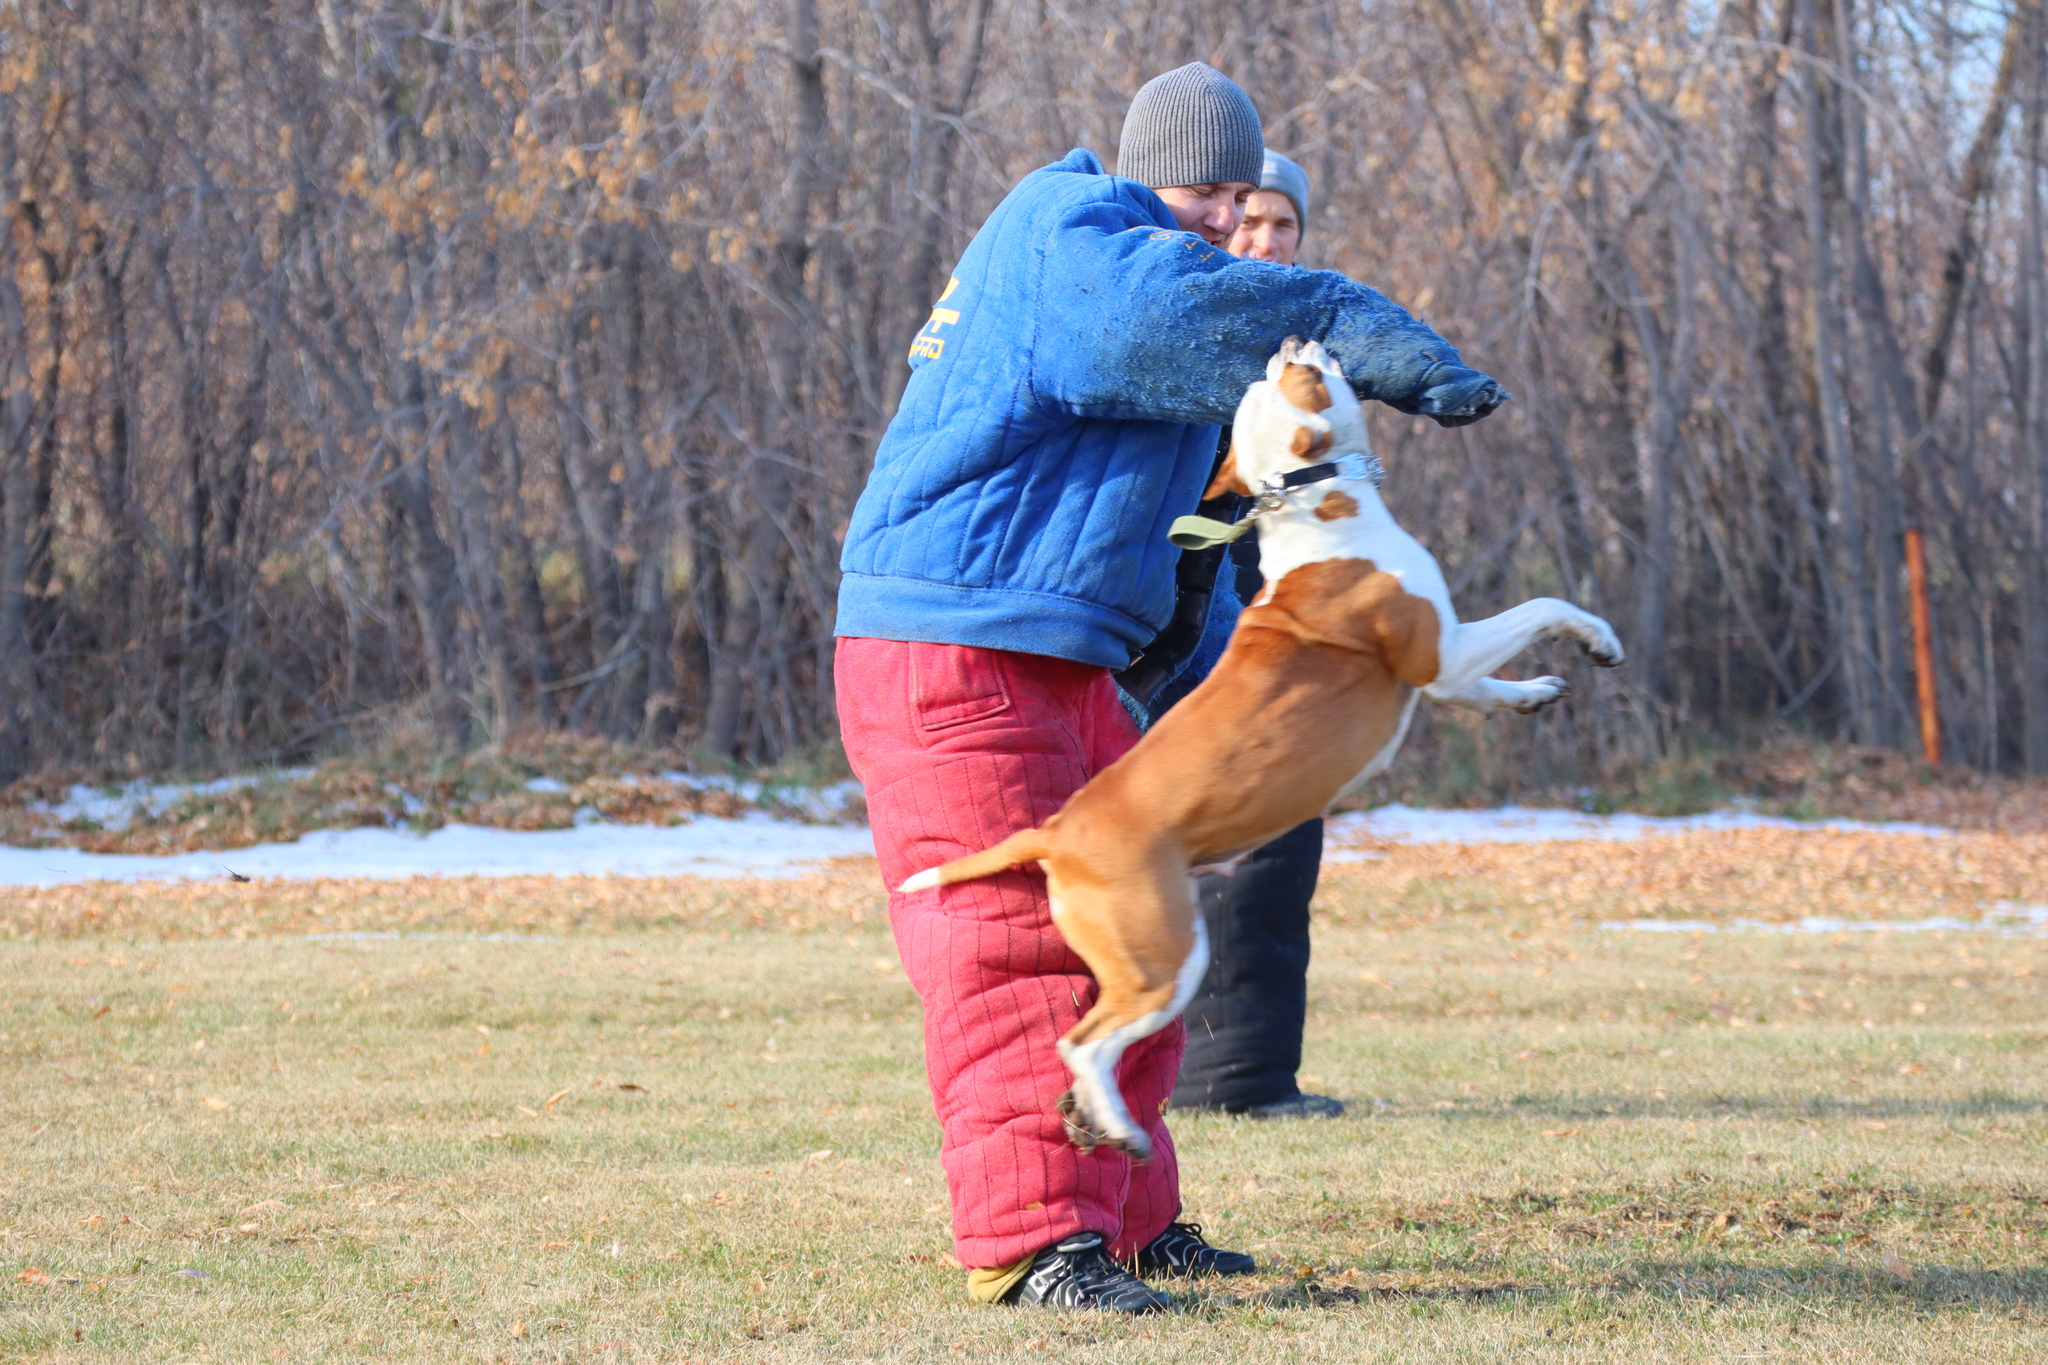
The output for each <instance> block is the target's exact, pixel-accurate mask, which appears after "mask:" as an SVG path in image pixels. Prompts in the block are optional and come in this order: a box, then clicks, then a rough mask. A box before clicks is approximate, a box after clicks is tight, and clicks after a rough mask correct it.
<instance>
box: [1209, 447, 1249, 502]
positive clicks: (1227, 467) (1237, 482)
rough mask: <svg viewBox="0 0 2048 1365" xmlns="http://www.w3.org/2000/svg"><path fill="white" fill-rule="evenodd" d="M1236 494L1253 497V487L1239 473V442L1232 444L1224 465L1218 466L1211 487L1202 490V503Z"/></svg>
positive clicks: (1242, 496)
mask: <svg viewBox="0 0 2048 1365" xmlns="http://www.w3.org/2000/svg"><path fill="white" fill-rule="evenodd" d="M1225 493H1235V494H1237V495H1238V496H1239V497H1241V498H1248V497H1250V496H1251V495H1252V489H1251V485H1250V484H1248V483H1246V482H1245V481H1244V476H1243V475H1242V474H1239V473H1238V472H1237V442H1235V441H1232V442H1231V443H1230V452H1229V453H1228V454H1226V455H1225V456H1224V457H1223V463H1222V464H1220V465H1218V466H1216V477H1215V478H1213V479H1211V480H1209V486H1208V487H1207V488H1205V489H1203V490H1202V501H1203V502H1207V501H1208V500H1209V499H1211V498H1216V497H1221V496H1222V495H1223V494H1225Z"/></svg>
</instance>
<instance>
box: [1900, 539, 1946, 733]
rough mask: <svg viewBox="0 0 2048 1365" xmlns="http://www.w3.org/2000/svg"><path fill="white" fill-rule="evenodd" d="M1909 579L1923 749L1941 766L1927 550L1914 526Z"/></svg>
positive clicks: (1909, 548)
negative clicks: (1928, 600) (1928, 591)
mask: <svg viewBox="0 0 2048 1365" xmlns="http://www.w3.org/2000/svg"><path fill="white" fill-rule="evenodd" d="M1906 577H1907V579H1908V580H1909V582H1910V584H1911V586H1912V591H1913V671H1914V672H1915V673H1917V674H1918V675H1919V682H1920V747H1921V749H1922V751H1923V752H1925V753H1926V755H1927V761H1928V762H1929V763H1932V764H1934V765H1935V766H1936V767H1939V766H1941V711H1940V710H1939V708H1938V707H1937V706H1936V705H1935V700H1934V623H1933V622H1932V621H1931V620H1930V619H1929V618H1928V613H1927V547H1926V544H1925V543H1924V542H1923V541H1922V539H1921V536H1920V528H1919V527H1917V526H1915V527H1913V528H1912V529H1910V530H1908V531H1907V532H1906Z"/></svg>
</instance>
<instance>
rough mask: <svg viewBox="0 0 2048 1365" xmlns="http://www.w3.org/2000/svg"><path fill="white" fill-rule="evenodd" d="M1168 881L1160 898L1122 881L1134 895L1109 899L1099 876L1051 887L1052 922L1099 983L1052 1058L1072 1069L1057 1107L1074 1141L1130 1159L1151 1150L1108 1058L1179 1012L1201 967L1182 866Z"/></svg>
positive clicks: (1202, 930)
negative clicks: (1079, 884)
mask: <svg viewBox="0 0 2048 1365" xmlns="http://www.w3.org/2000/svg"><path fill="white" fill-rule="evenodd" d="M1144 880H1145V881H1153V880H1154V879H1152V878H1145V879H1144ZM1173 881H1174V882H1175V883H1176V884H1177V885H1176V887H1175V890H1174V891H1173V892H1169V893H1167V894H1166V895H1164V896H1159V897H1158V900H1161V901H1164V902H1165V903H1164V904H1159V903H1157V902H1156V901H1155V903H1153V904H1143V903H1142V902H1144V901H1152V900H1153V899H1154V896H1155V895H1157V892H1156V891H1155V890H1154V888H1153V887H1150V886H1147V887H1144V888H1142V889H1139V888H1128V889H1129V890H1131V891H1133V892H1135V893H1136V894H1135V895H1133V896H1132V897H1131V899H1135V900H1138V901H1140V902H1141V903H1140V904H1136V905H1134V904H1131V903H1130V901H1129V900H1125V899H1123V898H1121V897H1119V898H1118V899H1117V900H1116V901H1112V900H1111V899H1110V898H1111V897H1113V896H1115V895H1116V892H1115V891H1113V890H1112V889H1111V888H1110V887H1107V886H1102V885H1094V886H1089V887H1087V888H1086V889H1085V890H1082V889H1079V888H1069V889H1067V891H1066V893H1065V894H1062V890H1061V889H1059V888H1057V887H1056V888H1055V889H1054V890H1053V892H1052V902H1053V920H1054V923H1056V924H1057V925H1059V928H1060V932H1061V933H1062V934H1064V935H1065V936H1066V939H1067V942H1068V943H1070V944H1071V945H1073V948H1074V951H1075V952H1077V953H1079V954H1080V955H1081V957H1082V960H1084V961H1085V962H1087V964H1088V967H1089V970H1090V971H1092V972H1094V974H1095V979H1096V981H1097V982H1099V983H1100V984H1101V988H1102V990H1101V995H1100V996H1099V997H1098V998H1097V999H1096V1002H1095V1008H1093V1009H1091V1010H1089V1011H1088V1013H1087V1014H1086V1015H1084V1016H1082V1019H1081V1022H1080V1023H1078V1024H1076V1025H1075V1026H1074V1028H1073V1030H1072V1031H1071V1032H1069V1033H1068V1034H1067V1036H1066V1037H1065V1038H1062V1039H1061V1040H1060V1043H1059V1053H1060V1058H1061V1060H1063V1061H1064V1062H1066V1064H1067V1069H1068V1070H1069V1071H1071V1072H1073V1075H1074V1088H1073V1090H1072V1091H1071V1092H1070V1100H1066V1101H1063V1102H1062V1110H1061V1111H1062V1113H1064V1114H1066V1116H1067V1121H1068V1123H1069V1124H1070V1125H1072V1126H1073V1127H1074V1128H1076V1129H1077V1130H1079V1132H1080V1134H1081V1135H1082V1136H1081V1137H1078V1138H1077V1141H1082V1142H1084V1143H1087V1142H1091V1141H1099V1142H1101V1143H1103V1144H1105V1145H1107V1146H1112V1147H1119V1148H1121V1149H1123V1150H1124V1151H1126V1152H1129V1153H1130V1154H1131V1156H1133V1157H1134V1158H1136V1159H1137V1160H1139V1161H1147V1160H1150V1159H1151V1156H1152V1139H1151V1136H1150V1135H1149V1134H1148V1133H1147V1132H1146V1131H1145V1129H1144V1127H1143V1125H1141V1124H1139V1123H1138V1121H1137V1120H1136V1119H1135V1118H1133V1117H1132V1116H1131V1111H1130V1106H1129V1105H1128V1104H1126V1103H1125V1101H1124V1096H1123V1090H1122V1088H1121V1087H1120V1086H1119V1085H1118V1084H1117V1078H1116V1071H1117V1065H1118V1063H1120V1062H1121V1061H1122V1060H1123V1056H1124V1053H1125V1052H1126V1051H1127V1050H1128V1049H1129V1048H1130V1047H1131V1046H1132V1045H1133V1044H1134V1043H1137V1042H1139V1041H1141V1040H1143V1039H1145V1038H1149V1037H1151V1036H1152V1035H1153V1034H1155V1033H1157V1032H1159V1030H1161V1029H1163V1028H1165V1027H1166V1026H1167V1025H1168V1024H1171V1023H1172V1022H1173V1021H1174V1020H1175V1019H1176V1018H1178V1017H1179V1015H1180V1013H1181V1011H1182V1010H1184V1009H1186V1008H1187V1004H1188V1001H1189V1000H1191V999H1193V998H1194V994H1195V990H1196V988H1197V987H1198V986H1200V985H1201V981H1202V973H1204V972H1205V971H1207V970H1208V968H1209V936H1208V930H1207V927H1206V926H1205V925H1204V924H1203V923H1202V919H1201V916H1200V915H1199V914H1197V913H1196V911H1195V904H1194V894H1193V890H1192V887H1191V884H1190V882H1189V880H1188V878H1187V875H1186V873H1185V871H1183V870H1180V869H1175V870H1174V873H1173ZM1159 889H1160V890H1164V888H1159ZM1146 893H1151V894H1146ZM1162 912H1163V913H1162Z"/></svg>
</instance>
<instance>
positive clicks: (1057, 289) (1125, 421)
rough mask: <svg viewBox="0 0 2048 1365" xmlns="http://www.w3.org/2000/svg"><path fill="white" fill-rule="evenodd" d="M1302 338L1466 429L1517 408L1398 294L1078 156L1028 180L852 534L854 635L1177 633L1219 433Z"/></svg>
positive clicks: (850, 614)
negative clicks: (1214, 242)
mask: <svg viewBox="0 0 2048 1365" xmlns="http://www.w3.org/2000/svg"><path fill="white" fill-rule="evenodd" d="M1289 336H1300V337H1303V338H1311V339H1315V340H1319V341H1321V342H1322V343H1323V344H1324V346H1326V347H1327V348H1328V349H1329V350H1330V352H1331V354H1332V355H1334V356H1335V357H1336V359H1337V361H1338V362H1339V363H1340V364H1342V365H1343V367H1344V373H1345V375H1346V376H1347V378H1348V379H1349V380H1350V382H1351V385H1352V387H1353V388H1354V389H1355V390H1356V391H1357V392H1358V394H1359V396H1360V397H1361V398H1369V399H1378V400H1380V401H1381V402H1385V403H1389V404H1392V405H1393V406H1394V407H1396V408H1399V409H1400V410H1401V411H1403V412H1410V413H1419V414H1423V415H1427V416H1431V417H1435V418H1436V419H1437V420H1438V421H1440V422H1444V423H1446V424H1453V423H1458V422H1462V421H1470V420H1474V419H1475V418H1477V417H1480V416H1484V415H1485V414H1486V413H1487V412H1490V411H1491V410H1492V409H1493V408H1494V407H1496V406H1498V405H1499V404H1500V403H1501V402H1503V401H1504V400H1505V399H1506V397H1507V395H1506V394H1505V393H1503V392H1502V391H1501V389H1500V386H1499V385H1497V384H1495V383H1494V381H1493V380H1491V379H1489V378H1488V377H1487V376H1485V375H1483V374H1479V373H1477V372H1476V371H1473V370H1470V369H1467V368H1466V367H1465V366H1464V365H1463V364H1462V363H1461V362H1460V360H1459V358H1458V352H1457V351H1456V349H1454V348H1453V347H1452V346H1451V345H1450V343H1448V342H1446V341H1445V340H1444V339H1443V338H1442V337H1440V336H1438V335H1437V334H1436V333H1435V332H1434V331H1432V330H1430V328H1428V327H1427V326H1425V325H1424V324H1423V323H1421V322H1418V321H1417V320H1415V319H1414V318H1412V317H1410V316H1409V315H1408V314H1407V313H1406V312H1404V311H1403V310H1402V309H1400V308H1398V307H1396V306H1395V305H1394V304H1392V303H1390V302H1388V301H1387V299H1386V298H1385V297H1383V296H1382V295H1380V294H1379V293H1378V292H1376V291H1374V290H1372V289H1368V288H1366V287H1365V286H1363V285H1360V284H1355V283H1353V282H1352V281H1350V280H1348V279H1346V278H1344V277H1343V276H1342V275H1338V274H1336V273H1334V272H1331V271H1322V270H1300V269H1295V268H1293V267H1290V266H1280V265H1271V264H1267V263H1264V262H1259V261H1245V260H1238V259H1236V258H1234V257H1232V256H1230V255H1229V254H1228V253H1227V252H1224V251H1220V250H1218V249H1216V248H1214V247H1211V246H1208V245H1207V244H1205V243H1204V242H1203V241H1202V240H1201V239H1200V238H1199V237H1196V236H1195V235H1194V234H1192V233H1188V232H1182V231H1180V230H1179V229H1178V228H1177V227H1176V226H1175V224H1174V220H1173V215H1172V213H1171V212H1170V211H1168V209H1167V207H1166V204H1165V203H1164V202H1163V201H1162V200H1161V199H1160V198H1159V196H1158V195H1156V194H1154V193H1153V192H1152V191H1151V190H1149V189H1146V188H1145V187H1144V186H1143V185H1140V184H1138V183H1137V182H1136V181H1132V180H1122V179H1118V178H1117V177H1115V176H1110V175H1105V174H1104V173H1103V170H1102V165H1101V163H1100V162H1098V161H1097V160H1096V159H1095V156H1094V154H1093V153H1092V152H1089V151H1086V150H1079V151H1074V152H1071V153H1069V154H1068V155H1067V157H1066V158H1065V159H1064V160H1062V161H1059V162H1056V163H1055V164H1053V165H1051V166H1047V167H1045V168H1044V169H1042V170H1038V171H1034V172H1032V173H1031V174H1030V175H1028V176H1026V177H1025V178H1024V180H1023V181H1022V182H1021V183H1020V184H1018V186H1017V187H1016V188H1015V189H1013V190H1012V191H1010V193H1009V195H1008V196H1006V197H1005V198H1004V200H1003V202H1002V203H1001V204H999V205H997V207H996V210H995V212H994V213H993V214H991V215H990V216H989V219H988V221H987V222H986V223H984V224H983V225H982V228H981V231H980V232H978V233H977V234H976V235H975V238H974V240H973V241H972V242H971V243H969V244H968V247H967V251H966V253H965V254H964V255H963V256H962V257H961V258H960V264H959V266H958V267H957V269H956V270H955V271H954V274H953V278H952V281H951V282H950V283H949V284H948V285H947V286H946V291H945V293H944V294H943V295H942V296H941V297H940V299H939V301H938V303H937V304H936V305H934V307H933V308H932V312H931V318H930V320H929V321H927V322H926V323H925V325H924V327H923V328H922V329H921V330H920V331H919V332H918V334H917V338H916V340H915V341H914V342H913V343H912V345H911V353H910V354H911V366H912V373H911V376H910V382H909V383H908V385H906V386H905V388H904V391H903V400H902V402H901V404H900V405H899V406H898V408H897V412H896V416H895V419H894V420H893V421H891V422H890V423H889V429H888V431H887V433H886V434H885V435H884V436H883V438H882V443H881V446H880V448H879V449H878V450H877V451H876V453H875V468H874V472H873V474H872V475H871V476H870V477H869V479H868V484H867V488H866V490H865V491H864V492H863V493H862V494H861V497H860V501H859V504H858V505H857V506H856V507H855V509H854V513H853V520H852V523H851V525H850V526H849V527H848V529H847V534H846V545H845V550H844V552H843V554H842V556H841V560H840V567H841V569H842V571H843V577H842V579H841V581H840V587H839V610H838V617H837V620H836V622H835V631H836V633H837V634H839V635H845V636H866V637H870V638H875V639H884V640H912V641H922V642H927V643H935V644H958V645H979V646H983V647H986V648H990V649H1005V650H1016V651H1020V652H1023V653H1028V654H1047V655H1052V656H1055V657H1057V658H1062V659H1072V660H1075V661H1077V662H1080V663H1089V664H1100V665H1103V666H1106V667H1110V668H1122V667H1124V666H1125V665H1126V664H1128V663H1129V662H1130V661H1131V658H1132V656H1133V655H1134V654H1135V653H1136V652H1137V651H1139V650H1140V649H1142V648H1143V647H1144V646H1145V644H1146V643H1147V642H1148V641H1150V640H1151V638H1152V637H1153V636H1154V635H1155V634H1157V633H1158V631H1159V629H1160V628H1161V627H1162V626H1164V625H1165V624H1166V621H1167V618H1168V616H1169V615H1170V614H1171V612H1172V609H1173V570H1174V562H1175V560H1176V559H1177V557H1178V556H1179V554H1180V552H1179V551H1178V550H1176V549H1175V548H1174V547H1173V546H1172V545H1171V544H1169V543H1168V542H1167V539H1166V529H1167V526H1168V525H1169V524H1170V523H1171V522H1172V520H1173V519H1174V518H1175V517H1177V516H1180V515H1182V514H1183V513H1187V512H1192V511H1193V510H1194V508H1195V503H1196V501H1197V500H1198V499H1199V496H1200V494H1201V491H1202V486H1203V483H1204V482H1205V480H1206V479H1207V477H1208V474H1209V468H1210V464H1211V462H1212V461H1213V459H1214V457H1215V453H1216V428H1217V426H1218V425H1220V424H1221V423H1224V422H1227V421H1229V420H1230V419H1231V417H1232V415H1233V414H1234V413H1235V412H1236V410H1237V404H1238V400H1239V399H1240V398H1242V397H1243V396H1244V391H1245V389H1246V388H1247V387H1248V386H1249V385H1251V384H1252V383H1253V382H1255V381H1256V380H1259V379H1262V378H1264V377H1265V366H1266V360H1267V358H1268V357H1269V356H1271V355H1272V354H1273V352H1274V351H1276V350H1278V349H1279V347H1280V343H1281V342H1282V341H1283V340H1284V339H1286V338H1287V337H1289Z"/></svg>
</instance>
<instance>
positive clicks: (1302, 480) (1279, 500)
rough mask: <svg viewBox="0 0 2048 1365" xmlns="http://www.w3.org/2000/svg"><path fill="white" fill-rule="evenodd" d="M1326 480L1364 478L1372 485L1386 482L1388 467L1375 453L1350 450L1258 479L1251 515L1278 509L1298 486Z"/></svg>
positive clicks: (1375, 486) (1302, 486) (1376, 485)
mask: <svg viewBox="0 0 2048 1365" xmlns="http://www.w3.org/2000/svg"><path fill="white" fill-rule="evenodd" d="M1328 479H1364V480H1365V481H1367V482H1368V483H1370V484H1371V485H1372V486H1373V487H1374V488H1378V487H1380V486H1381V485H1382V484H1384V483H1385V482H1386V481H1387V467H1386V466H1385V465H1384V464H1382V463H1380V457H1379V456H1377V455H1368V454H1366V453H1365V452H1364V451H1360V450H1350V451H1346V452H1345V453H1344V454H1342V455H1339V456H1338V457H1337V458H1336V459H1334V460H1326V461H1324V462H1323V463H1322V464H1312V465H1310V466H1309V467H1308V468H1306V469H1296V470H1293V471H1291V472H1289V473H1286V474H1274V475H1271V476H1269V477H1267V478H1265V479H1262V480H1260V481H1259V493H1258V503H1257V505H1256V507H1254V509H1253V515H1254V516H1256V515H1258V513H1260V512H1277V511H1279V510H1280V508H1281V507H1282V506H1283V505H1284V504H1285V500H1286V497H1287V495H1288V494H1289V493H1291V492H1293V491H1294V490H1295V489H1297V488H1306V487H1307V486H1308V485H1310V484H1312V483H1322V482H1324V481H1325V480H1328Z"/></svg>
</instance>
